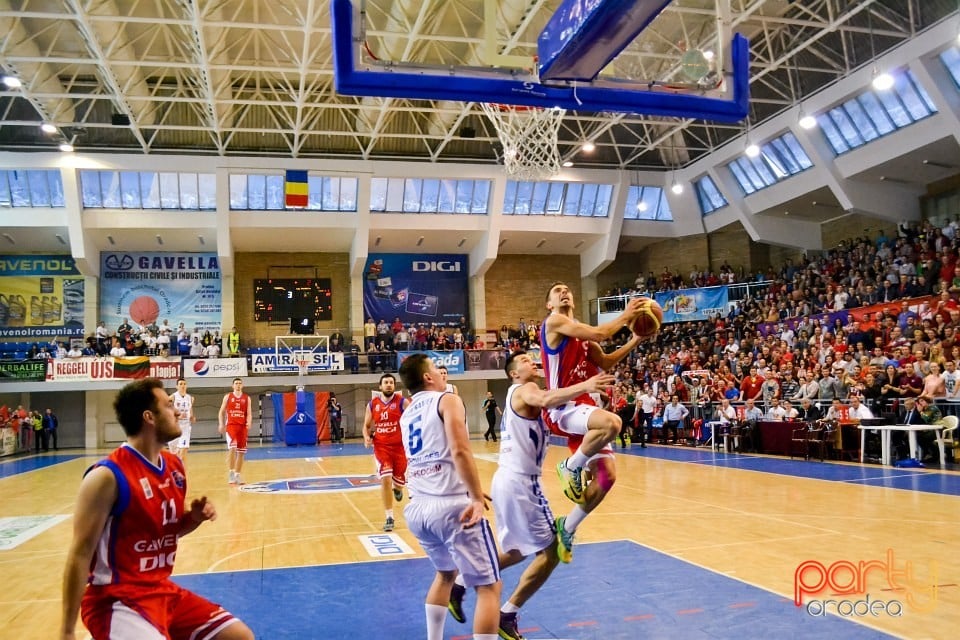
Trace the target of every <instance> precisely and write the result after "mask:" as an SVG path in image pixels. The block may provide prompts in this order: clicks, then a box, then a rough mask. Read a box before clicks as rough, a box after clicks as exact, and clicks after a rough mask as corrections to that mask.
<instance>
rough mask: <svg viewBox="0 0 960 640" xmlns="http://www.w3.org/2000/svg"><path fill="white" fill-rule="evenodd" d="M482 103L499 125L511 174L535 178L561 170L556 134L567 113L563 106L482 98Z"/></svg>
mask: <svg viewBox="0 0 960 640" xmlns="http://www.w3.org/2000/svg"><path fill="white" fill-rule="evenodd" d="M480 107H481V108H482V109H483V113H484V114H486V116H487V117H488V118H490V121H491V122H492V123H493V126H494V127H495V128H496V129H497V137H498V138H499V139H500V144H502V145H503V167H504V169H506V172H507V175H508V176H510V177H512V178H516V179H517V180H523V181H535V180H542V179H544V178H552V177H553V176H555V175H557V174H558V173H560V152H559V151H558V150H557V135H558V134H559V132H560V123H561V122H562V121H563V115H564V113H566V112H565V111H564V110H563V109H557V108H553V109H539V108H536V107H523V106H517V105H509V104H497V103H490V102H481V103H480Z"/></svg>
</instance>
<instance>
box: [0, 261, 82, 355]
mask: <svg viewBox="0 0 960 640" xmlns="http://www.w3.org/2000/svg"><path fill="white" fill-rule="evenodd" d="M82 336H83V277H82V276H81V275H80V272H79V271H78V270H77V266H76V264H74V262H73V258H71V257H70V256H64V255H0V339H2V338H8V339H16V338H27V339H29V338H43V337H59V338H67V337H74V338H77V337H82Z"/></svg>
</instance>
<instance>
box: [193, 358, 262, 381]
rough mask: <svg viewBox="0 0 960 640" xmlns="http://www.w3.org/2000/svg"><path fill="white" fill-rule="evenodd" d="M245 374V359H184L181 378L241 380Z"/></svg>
mask: <svg viewBox="0 0 960 640" xmlns="http://www.w3.org/2000/svg"><path fill="white" fill-rule="evenodd" d="M246 375H248V374H247V359H246V358H203V359H198V360H192V359H189V358H187V359H184V361H183V377H184V378H187V379H190V378H242V377H244V376H246Z"/></svg>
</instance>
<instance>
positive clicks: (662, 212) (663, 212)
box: [644, 187, 673, 221]
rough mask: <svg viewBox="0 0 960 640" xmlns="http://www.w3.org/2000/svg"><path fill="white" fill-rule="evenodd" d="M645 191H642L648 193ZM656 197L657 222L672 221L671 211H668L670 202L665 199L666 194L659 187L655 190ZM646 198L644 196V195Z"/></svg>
mask: <svg viewBox="0 0 960 640" xmlns="http://www.w3.org/2000/svg"><path fill="white" fill-rule="evenodd" d="M649 190H650V189H649V188H648V189H645V190H644V191H649ZM655 191H656V193H657V194H658V197H657V207H656V208H657V218H656V219H657V220H670V221H672V220H673V211H672V210H671V209H670V200H668V199H667V193H666V191H664V190H663V189H660V188H659V187H658V188H656V190H655ZM644 196H646V194H644ZM645 201H646V199H645Z"/></svg>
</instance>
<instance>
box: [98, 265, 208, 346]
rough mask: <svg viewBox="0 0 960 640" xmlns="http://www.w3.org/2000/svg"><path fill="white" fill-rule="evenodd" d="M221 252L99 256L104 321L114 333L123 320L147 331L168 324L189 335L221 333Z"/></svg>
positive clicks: (101, 307)
mask: <svg viewBox="0 0 960 640" xmlns="http://www.w3.org/2000/svg"><path fill="white" fill-rule="evenodd" d="M221 293H222V291H221V279H220V263H219V262H218V260H217V254H216V253H172V252H166V253H159V252H158V253H108V252H102V253H101V254H100V316H99V317H100V319H101V320H103V321H104V323H106V326H107V328H108V329H109V330H111V331H113V330H115V329H116V328H117V327H118V326H119V325H120V323H121V322H123V319H124V318H127V319H128V320H129V321H130V323H131V324H134V325H137V326H140V327H145V326H148V325H150V324H153V323H156V324H158V325H159V324H161V323H162V321H163V320H169V321H170V324H171V325H172V326H174V327H176V326H177V325H178V324H180V323H181V322H182V323H183V324H184V326H185V327H186V328H187V330H188V331H192V330H193V329H194V327H197V328H199V329H200V331H201V333H202V332H203V331H206V330H208V329H209V330H210V331H216V330H219V329H220V323H221V318H222V313H221V311H222V310H221V304H222V297H221Z"/></svg>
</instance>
